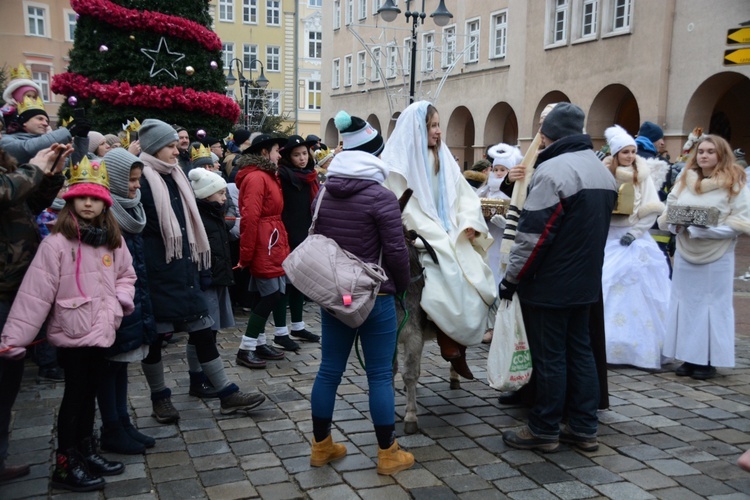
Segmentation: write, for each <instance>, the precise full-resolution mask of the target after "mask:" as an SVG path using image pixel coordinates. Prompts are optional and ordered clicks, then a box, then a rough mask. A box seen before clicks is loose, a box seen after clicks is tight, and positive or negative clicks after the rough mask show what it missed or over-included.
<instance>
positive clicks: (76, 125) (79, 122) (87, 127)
mask: <svg viewBox="0 0 750 500" xmlns="http://www.w3.org/2000/svg"><path fill="white" fill-rule="evenodd" d="M68 128H69V130H70V135H72V136H74V137H88V135H89V132H91V122H90V121H88V119H87V118H85V117H81V118H76V119H75V120H73V123H71V124H70V127H68Z"/></svg>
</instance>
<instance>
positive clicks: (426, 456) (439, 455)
mask: <svg viewBox="0 0 750 500" xmlns="http://www.w3.org/2000/svg"><path fill="white" fill-rule="evenodd" d="M399 439H400V441H399V443H401V442H403V438H399ZM409 451H410V452H411V453H412V454H413V455H414V460H415V461H417V462H419V463H423V462H429V461H430V460H445V459H447V458H450V457H451V456H452V455H451V454H450V453H448V452H447V451H446V450H445V448H443V447H441V446H437V445H433V446H422V447H419V448H410V449H409Z"/></svg>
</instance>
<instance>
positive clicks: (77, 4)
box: [70, 0, 221, 51]
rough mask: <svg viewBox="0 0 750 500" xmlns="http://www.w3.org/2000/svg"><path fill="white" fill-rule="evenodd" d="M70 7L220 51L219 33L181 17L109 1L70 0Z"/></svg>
mask: <svg viewBox="0 0 750 500" xmlns="http://www.w3.org/2000/svg"><path fill="white" fill-rule="evenodd" d="M70 6H71V7H72V8H73V10H75V11H76V12H77V13H78V14H80V15H87V16H92V17H94V18H96V19H98V20H99V21H101V22H103V23H107V24H111V25H112V26H116V27H118V28H121V29H126V30H143V31H152V32H154V33H159V34H161V35H169V36H171V37H176V38H182V39H183V40H191V41H194V42H197V43H199V44H201V45H203V47H204V48H205V49H206V50H209V51H213V50H221V40H220V39H219V37H218V36H217V35H216V33H214V32H213V31H211V30H209V29H207V28H206V27H204V26H202V25H200V24H198V23H196V22H194V21H189V20H187V19H184V18H182V17H177V16H170V15H167V14H162V13H161V12H152V11H148V10H136V9H126V8H125V7H122V6H120V5H117V4H114V3H112V2H110V1H109V0H70Z"/></svg>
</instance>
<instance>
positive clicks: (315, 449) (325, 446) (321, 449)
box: [310, 434, 346, 467]
mask: <svg viewBox="0 0 750 500" xmlns="http://www.w3.org/2000/svg"><path fill="white" fill-rule="evenodd" d="M345 455H346V446H344V445H343V444H337V443H334V442H333V438H332V437H331V435H330V434H329V435H328V437H327V438H325V439H324V440H323V441H321V442H320V443H318V442H316V441H315V438H313V442H312V455H310V465H312V466H313V467H323V466H324V465H325V464H327V463H328V462H331V461H333V460H337V459H339V458H341V457H343V456H345Z"/></svg>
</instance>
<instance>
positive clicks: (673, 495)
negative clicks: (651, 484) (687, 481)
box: [651, 486, 703, 500]
mask: <svg viewBox="0 0 750 500" xmlns="http://www.w3.org/2000/svg"><path fill="white" fill-rule="evenodd" d="M651 494H652V495H655V496H656V498H659V499H660V500H702V499H703V497H702V496H700V495H696V494H695V493H693V492H692V491H690V490H689V489H687V488H683V487H682V486H678V487H675V488H665V489H663V490H653V491H651Z"/></svg>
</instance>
